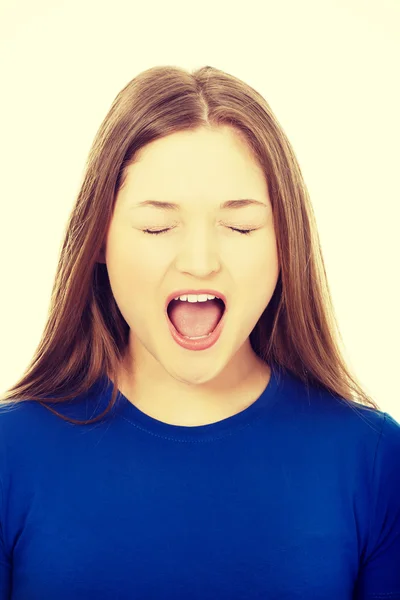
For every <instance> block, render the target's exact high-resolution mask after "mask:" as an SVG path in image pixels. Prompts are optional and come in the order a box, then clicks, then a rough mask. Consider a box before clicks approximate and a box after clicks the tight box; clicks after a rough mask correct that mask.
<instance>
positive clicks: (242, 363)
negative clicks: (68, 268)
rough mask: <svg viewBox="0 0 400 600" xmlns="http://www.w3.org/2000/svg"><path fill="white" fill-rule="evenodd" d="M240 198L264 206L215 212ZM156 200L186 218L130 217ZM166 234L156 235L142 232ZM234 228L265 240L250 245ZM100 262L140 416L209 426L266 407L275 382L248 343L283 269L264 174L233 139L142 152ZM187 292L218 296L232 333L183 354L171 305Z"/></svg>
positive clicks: (203, 133)
mask: <svg viewBox="0 0 400 600" xmlns="http://www.w3.org/2000/svg"><path fill="white" fill-rule="evenodd" d="M241 198H251V199H255V200H259V201H261V202H263V204H264V206H247V207H242V208H235V209H228V210H221V209H220V208H219V205H220V203H222V202H224V201H226V200H236V199H241ZM148 199H151V200H159V201H167V202H173V203H178V204H179V205H180V210H179V211H165V210H161V209H158V208H154V207H141V208H138V207H134V205H135V204H137V203H138V202H141V201H144V200H148ZM169 227H171V228H172V229H170V230H169V231H167V232H166V233H163V234H160V235H151V234H147V233H144V232H143V231H142V230H143V229H146V228H150V229H164V228H169ZM229 227H235V228H240V229H250V228H251V229H253V228H256V229H257V230H256V231H253V232H252V233H250V234H249V235H243V234H241V233H238V232H236V231H232V230H231V229H229ZM100 262H105V263H106V265H107V270H108V274H109V279H110V284H111V288H112V292H113V295H114V297H115V300H116V303H117V304H118V307H119V309H120V311H121V313H122V315H123V317H124V319H125V320H126V321H127V323H128V324H129V326H130V334H129V346H128V348H127V352H126V354H125V357H124V361H123V363H122V364H121V377H122V383H121V384H120V385H119V389H120V390H121V392H122V393H123V394H124V395H125V396H126V397H127V398H128V399H129V400H130V401H131V402H132V403H133V404H134V405H135V406H137V407H138V408H139V409H140V410H141V411H142V412H144V413H146V414H147V415H149V416H151V417H153V418H156V419H158V420H160V421H163V422H166V423H171V424H175V425H188V426H190V425H191V426H194V425H203V424H207V423H212V422H216V421H219V420H222V419H224V418H227V417H229V416H231V415H233V414H236V413H238V412H240V411H242V410H244V408H246V407H247V406H249V405H250V404H252V403H253V402H254V401H255V400H256V399H257V398H258V397H259V395H260V394H261V393H262V391H263V390H264V389H265V387H266V386H267V384H268V382H269V379H270V372H271V371H270V368H269V366H268V365H267V364H266V363H264V362H263V361H261V360H260V359H259V358H258V357H257V355H256V354H255V353H254V351H253V350H252V348H251V345H250V340H249V335H250V332H251V331H252V329H253V328H254V326H255V325H256V323H257V321H258V319H259V317H260V316H261V314H262V313H263V311H264V310H265V308H266V306H267V305H268V303H269V301H270V299H271V297H272V295H273V292H274V290H275V286H276V283H277V281H278V277H279V270H280V266H279V262H278V254H277V245H276V237H275V230H274V221H273V213H272V206H271V203H270V198H269V195H268V188H267V183H266V181H265V176H264V173H263V171H262V170H261V168H260V167H259V166H258V164H257V163H256V162H255V160H254V158H253V157H252V155H251V153H250V150H249V149H248V147H247V146H246V145H245V143H244V142H243V141H242V139H241V138H240V137H239V136H238V134H237V133H236V132H235V131H234V130H233V129H232V128H230V127H222V128H221V127H220V128H218V129H213V130H208V129H204V128H200V129H197V130H195V131H190V132H189V131H184V132H179V133H174V134H171V135H168V136H166V137H165V138H163V139H159V140H156V141H154V142H152V143H150V144H148V145H147V146H146V147H144V148H142V149H141V151H140V153H139V155H138V160H137V162H136V163H135V164H134V165H131V166H130V168H129V170H128V177H127V181H126V184H125V186H124V188H122V189H121V190H120V191H119V193H118V196H117V199H116V204H115V209H114V213H113V216H112V220H111V223H110V227H109V230H108V232H107V238H106V243H105V250H104V253H103V255H102V259H101V260H100ZM185 288H189V289H190V288H192V289H201V288H206V289H207V288H213V289H215V290H219V291H221V292H223V293H224V294H225V295H226V297H227V299H228V302H229V305H230V306H229V308H228V313H227V320H226V323H225V327H224V329H223V331H222V334H221V336H220V338H219V340H218V342H217V343H216V344H215V345H214V346H212V347H211V348H209V349H208V350H203V351H191V350H186V349H183V348H181V347H180V346H179V345H178V344H177V343H176V342H175V341H174V340H173V338H172V337H171V335H170V332H169V329H168V324H167V321H166V318H165V315H164V304H165V300H166V297H167V295H168V294H170V293H171V292H173V291H174V290H177V289H185Z"/></svg>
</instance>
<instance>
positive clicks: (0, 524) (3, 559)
mask: <svg viewBox="0 0 400 600" xmlns="http://www.w3.org/2000/svg"><path fill="white" fill-rule="evenodd" d="M5 466H6V460H5V442H4V436H3V429H2V424H1V423H0V600H10V598H11V563H10V560H9V557H8V555H7V551H6V547H5V543H4V526H5V524H4V515H5V494H4V486H3V476H4V472H5Z"/></svg>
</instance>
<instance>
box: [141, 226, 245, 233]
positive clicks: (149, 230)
mask: <svg viewBox="0 0 400 600" xmlns="http://www.w3.org/2000/svg"><path fill="white" fill-rule="evenodd" d="M170 229H172V228H171V227H170V228H168V229H159V230H158V231H154V230H153V231H152V230H151V229H142V231H143V232H144V233H148V234H150V235H160V233H166V232H167V231H170ZM229 229H231V230H232V231H237V232H238V233H241V234H242V235H249V234H250V233H251V232H252V231H255V229H237V228H235V227H229Z"/></svg>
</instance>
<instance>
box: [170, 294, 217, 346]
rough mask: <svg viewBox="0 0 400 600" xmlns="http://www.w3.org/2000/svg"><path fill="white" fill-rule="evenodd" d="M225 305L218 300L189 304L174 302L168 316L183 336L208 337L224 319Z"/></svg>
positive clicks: (180, 301)
mask: <svg viewBox="0 0 400 600" xmlns="http://www.w3.org/2000/svg"><path fill="white" fill-rule="evenodd" d="M222 313H223V305H222V304H221V303H220V302H219V301H218V300H207V301H206V302H188V301H186V302H185V301H182V300H173V301H172V302H171V304H170V306H169V308H168V316H169V318H170V320H171V322H172V323H173V325H174V327H175V329H177V330H178V331H179V333H180V334H181V335H186V336H189V337H198V336H201V335H207V334H208V333H211V332H212V331H214V329H215V328H216V326H217V324H218V322H219V320H220V319H221V317H222Z"/></svg>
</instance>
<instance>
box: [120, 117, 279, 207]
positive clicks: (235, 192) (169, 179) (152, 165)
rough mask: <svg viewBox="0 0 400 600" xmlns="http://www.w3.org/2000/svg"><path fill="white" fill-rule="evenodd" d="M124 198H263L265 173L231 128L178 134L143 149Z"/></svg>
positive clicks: (130, 169) (180, 200) (131, 170)
mask: <svg viewBox="0 0 400 600" xmlns="http://www.w3.org/2000/svg"><path fill="white" fill-rule="evenodd" d="M123 194H124V195H125V196H126V197H127V198H129V199H130V200H133V199H137V200H143V199H145V198H144V196H146V197H148V198H157V199H162V200H164V201H167V202H168V201H170V202H178V203H183V204H185V203H187V202H189V203H190V202H192V201H196V199H198V200H200V199H202V201H203V202H204V201H205V200H206V199H207V198H209V199H210V200H211V198H214V199H215V201H218V203H219V202H221V201H222V200H225V199H230V198H254V196H255V195H256V196H260V194H261V195H262V197H264V198H267V197H268V190H267V184H266V180H265V175H264V172H263V170H262V169H261V167H260V166H259V164H258V163H257V161H256V160H255V159H254V157H253V156H252V154H251V151H250V149H249V147H248V146H247V144H246V143H245V142H244V141H243V140H242V139H241V137H240V136H239V135H238V134H237V133H236V132H235V131H234V130H233V129H232V128H230V127H224V128H218V129H206V128H201V129H196V130H194V131H181V132H177V133H174V134H171V135H168V136H165V137H164V138H161V139H157V140H155V141H154V142H151V143H150V144H148V145H146V146H145V147H143V148H141V149H140V151H139V152H138V154H137V156H136V157H135V162H134V163H133V164H132V165H130V166H129V167H128V169H127V177H126V180H125V185H124V188H123Z"/></svg>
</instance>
